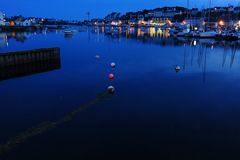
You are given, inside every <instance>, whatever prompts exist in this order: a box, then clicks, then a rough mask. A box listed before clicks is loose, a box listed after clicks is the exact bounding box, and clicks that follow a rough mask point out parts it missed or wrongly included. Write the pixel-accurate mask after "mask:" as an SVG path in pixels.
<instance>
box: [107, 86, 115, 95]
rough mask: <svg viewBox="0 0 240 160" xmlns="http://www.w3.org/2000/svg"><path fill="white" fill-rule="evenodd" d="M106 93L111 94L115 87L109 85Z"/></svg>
mask: <svg viewBox="0 0 240 160" xmlns="http://www.w3.org/2000/svg"><path fill="white" fill-rule="evenodd" d="M107 91H108V93H110V94H113V93H114V92H115V88H114V87H113V86H109V87H108V88H107Z"/></svg>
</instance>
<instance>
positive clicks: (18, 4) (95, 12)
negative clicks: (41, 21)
mask: <svg viewBox="0 0 240 160" xmlns="http://www.w3.org/2000/svg"><path fill="white" fill-rule="evenodd" d="M0 1H1V5H0V11H3V12H5V13H6V14H7V15H8V16H12V15H20V14H21V15H23V16H36V17H48V18H58V19H76V20H83V19H86V17H87V16H86V12H88V11H89V12H91V18H101V17H103V16H105V15H106V14H108V13H110V12H113V11H116V12H123V13H124V12H127V11H137V10H142V9H145V8H146V9H152V8H157V7H161V6H176V5H179V6H185V7H186V6H187V5H186V4H187V0H0ZM208 1H209V0H190V7H199V8H202V7H208ZM212 1H213V2H212V5H213V6H221V5H228V4H232V5H238V3H239V2H240V1H239V0H212Z"/></svg>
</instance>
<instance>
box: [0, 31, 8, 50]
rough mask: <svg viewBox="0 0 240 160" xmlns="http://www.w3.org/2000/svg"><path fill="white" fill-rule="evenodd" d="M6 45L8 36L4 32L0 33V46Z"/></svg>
mask: <svg viewBox="0 0 240 160" xmlns="http://www.w3.org/2000/svg"><path fill="white" fill-rule="evenodd" d="M5 46H8V37H7V34H6V33H0V47H5Z"/></svg>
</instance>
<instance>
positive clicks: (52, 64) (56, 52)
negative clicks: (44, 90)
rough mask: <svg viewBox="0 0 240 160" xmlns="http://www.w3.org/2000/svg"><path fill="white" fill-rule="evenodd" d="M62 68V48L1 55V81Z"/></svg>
mask: <svg viewBox="0 0 240 160" xmlns="http://www.w3.org/2000/svg"><path fill="white" fill-rule="evenodd" d="M60 68H61V62H60V48H43V49H36V50H29V51H21V52H11V53H0V80H5V79H10V78H15V77H21V76H26V75H31V74H36V73H41V72H47V71H51V70H55V69H60Z"/></svg>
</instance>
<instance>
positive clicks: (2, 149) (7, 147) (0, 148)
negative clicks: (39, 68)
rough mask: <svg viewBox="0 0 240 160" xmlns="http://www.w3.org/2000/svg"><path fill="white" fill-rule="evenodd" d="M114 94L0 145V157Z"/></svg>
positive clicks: (28, 130)
mask: <svg viewBox="0 0 240 160" xmlns="http://www.w3.org/2000/svg"><path fill="white" fill-rule="evenodd" d="M111 96H112V94H110V93H108V92H104V93H101V94H98V95H97V96H96V98H95V99H94V100H92V101H89V102H88V103H86V104H83V105H81V106H80V107H78V108H76V109H75V110H73V111H72V112H70V113H68V114H66V115H65V116H64V117H63V118H61V119H59V120H57V121H46V122H43V123H41V124H39V125H37V126H36V127H33V128H30V129H27V130H26V131H24V132H22V133H20V134H18V135H17V136H16V137H13V138H11V139H9V140H8V141H7V142H6V143H5V144H0V156H1V155H4V154H6V153H8V152H9V151H11V150H12V149H14V148H15V147H17V146H18V145H20V144H21V143H24V142H25V141H27V140H28V139H30V138H32V137H35V136H37V135H40V134H43V133H45V132H47V131H49V130H51V129H53V128H56V127H58V126H59V125H61V124H63V123H66V122H69V121H71V120H72V119H73V118H74V117H75V116H76V115H77V114H78V113H79V112H81V111H83V110H85V109H87V108H89V107H91V106H93V105H96V104H97V103H99V102H101V101H103V100H106V99H108V98H111Z"/></svg>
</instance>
